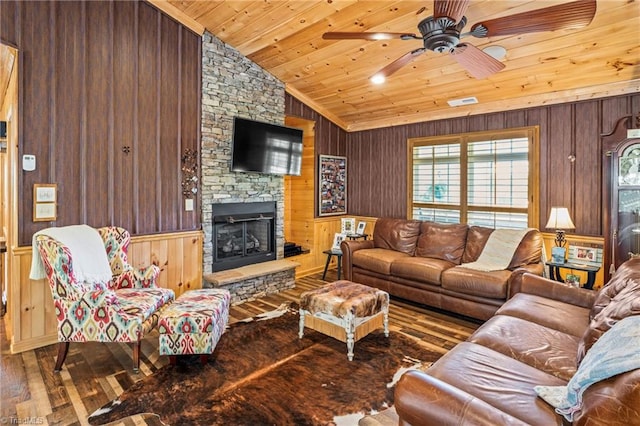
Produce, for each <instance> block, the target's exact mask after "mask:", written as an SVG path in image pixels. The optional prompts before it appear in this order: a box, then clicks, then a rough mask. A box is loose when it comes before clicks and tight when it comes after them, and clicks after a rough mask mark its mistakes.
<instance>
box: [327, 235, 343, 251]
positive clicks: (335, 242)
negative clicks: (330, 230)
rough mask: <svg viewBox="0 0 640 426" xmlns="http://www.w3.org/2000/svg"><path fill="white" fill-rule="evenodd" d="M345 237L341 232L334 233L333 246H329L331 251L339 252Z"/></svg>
mask: <svg viewBox="0 0 640 426" xmlns="http://www.w3.org/2000/svg"><path fill="white" fill-rule="evenodd" d="M346 237H347V236H346V235H345V234H343V233H341V232H336V233H335V234H334V235H333V244H332V245H331V250H334V251H335V250H340V243H342V242H343V241H344V239H345V238H346Z"/></svg>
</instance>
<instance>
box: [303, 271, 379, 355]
mask: <svg viewBox="0 0 640 426" xmlns="http://www.w3.org/2000/svg"><path fill="white" fill-rule="evenodd" d="M305 326H307V327H309V328H311V329H313V330H316V331H319V332H320V333H323V334H326V335H328V336H331V337H333V338H334V339H338V340H340V341H341V342H346V343H347V357H348V358H349V361H352V360H353V346H354V344H355V342H357V341H358V340H360V339H361V338H363V337H364V336H366V335H367V334H369V333H370V332H371V331H373V330H375V329H376V328H379V327H381V326H384V335H385V336H387V337H389V294H388V293H387V292H384V291H382V290H378V289H377V288H372V287H368V286H366V285H363V284H357V283H353V282H351V281H347V280H340V281H335V282H333V283H331V284H327V285H325V286H323V287H320V288H317V289H315V290H310V291H306V292H304V293H302V294H301V295H300V333H299V336H300V338H301V339H302V336H303V335H304V327H305Z"/></svg>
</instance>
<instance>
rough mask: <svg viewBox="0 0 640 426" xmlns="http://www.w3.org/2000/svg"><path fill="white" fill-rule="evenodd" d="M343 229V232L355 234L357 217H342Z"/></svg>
mask: <svg viewBox="0 0 640 426" xmlns="http://www.w3.org/2000/svg"><path fill="white" fill-rule="evenodd" d="M340 223H341V231H340V232H342V233H343V234H347V235H350V234H355V232H356V219H355V218H353V217H351V218H342V219H341V221H340Z"/></svg>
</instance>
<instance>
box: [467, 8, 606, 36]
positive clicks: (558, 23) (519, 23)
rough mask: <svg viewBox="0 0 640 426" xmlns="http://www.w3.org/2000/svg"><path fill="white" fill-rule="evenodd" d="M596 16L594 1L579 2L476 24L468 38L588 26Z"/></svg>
mask: <svg viewBox="0 0 640 426" xmlns="http://www.w3.org/2000/svg"><path fill="white" fill-rule="evenodd" d="M595 14H596V0H578V1H574V2H571V3H565V4H559V5H556V6H550V7H545V8H542V9H538V10H532V11H531V12H523V13H516V14H515V15H509V16H504V17H502V18H496V19H490V20H488V21H484V22H478V23H477V24H475V25H474V26H473V27H471V35H473V36H475V37H491V36H501V35H513V34H523V33H535V32H538V31H555V30H563V29H564V30H567V29H576V28H582V27H586V26H587V25H589V24H590V23H591V21H592V20H593V17H594V16H595Z"/></svg>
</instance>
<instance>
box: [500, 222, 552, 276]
mask: <svg viewBox="0 0 640 426" xmlns="http://www.w3.org/2000/svg"><path fill="white" fill-rule="evenodd" d="M542 242H543V241H542V233H541V232H540V231H539V230H537V229H531V230H529V232H527V234H526V235H525V236H524V237H523V238H522V240H521V241H520V244H519V245H518V248H517V249H516V252H515V253H514V254H513V258H511V263H510V264H509V266H508V267H507V269H510V270H514V269H516V268H519V267H521V266H524V265H530V264H532V263H538V262H540V260H541V259H542Z"/></svg>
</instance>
